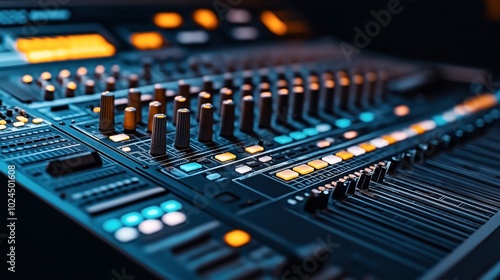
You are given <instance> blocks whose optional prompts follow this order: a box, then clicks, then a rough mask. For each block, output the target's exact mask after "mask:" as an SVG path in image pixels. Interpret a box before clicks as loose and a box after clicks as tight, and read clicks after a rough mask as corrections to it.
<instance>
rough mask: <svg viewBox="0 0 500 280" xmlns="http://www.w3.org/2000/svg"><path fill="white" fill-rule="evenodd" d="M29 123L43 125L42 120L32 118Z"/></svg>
mask: <svg viewBox="0 0 500 280" xmlns="http://www.w3.org/2000/svg"><path fill="white" fill-rule="evenodd" d="M31 122H32V123H34V124H41V123H43V119H42V118H34V119H32V120H31Z"/></svg>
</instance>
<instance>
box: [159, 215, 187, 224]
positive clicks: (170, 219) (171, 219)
mask: <svg viewBox="0 0 500 280" xmlns="http://www.w3.org/2000/svg"><path fill="white" fill-rule="evenodd" d="M161 220H162V221H163V222H164V223H165V224H166V225H169V226H171V227H173V226H176V225H178V224H182V223H184V222H185V221H186V215H185V214H184V213H182V212H170V213H167V214H165V215H163V217H162V218H161Z"/></svg>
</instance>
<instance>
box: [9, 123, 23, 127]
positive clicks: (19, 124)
mask: <svg viewBox="0 0 500 280" xmlns="http://www.w3.org/2000/svg"><path fill="white" fill-rule="evenodd" d="M12 125H13V126H14V127H20V126H23V125H24V123H23V122H15V123H13V124H12Z"/></svg>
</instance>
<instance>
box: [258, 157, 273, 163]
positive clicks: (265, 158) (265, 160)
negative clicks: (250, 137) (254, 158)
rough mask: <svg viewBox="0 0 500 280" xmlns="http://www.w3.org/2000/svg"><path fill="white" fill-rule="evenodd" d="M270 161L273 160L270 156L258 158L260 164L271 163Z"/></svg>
mask: <svg viewBox="0 0 500 280" xmlns="http://www.w3.org/2000/svg"><path fill="white" fill-rule="evenodd" d="M271 160H273V158H272V157H270V156H263V157H260V158H259V161H260V162H268V161H271Z"/></svg>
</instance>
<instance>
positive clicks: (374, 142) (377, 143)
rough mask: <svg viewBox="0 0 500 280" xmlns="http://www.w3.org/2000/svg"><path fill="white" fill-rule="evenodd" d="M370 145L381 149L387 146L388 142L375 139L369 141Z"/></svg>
mask: <svg viewBox="0 0 500 280" xmlns="http://www.w3.org/2000/svg"><path fill="white" fill-rule="evenodd" d="M370 144H372V145H373V146H375V147H377V148H383V147H385V146H388V145H389V142H387V140H384V139H382V138H375V139H373V140H372V141H370Z"/></svg>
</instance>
